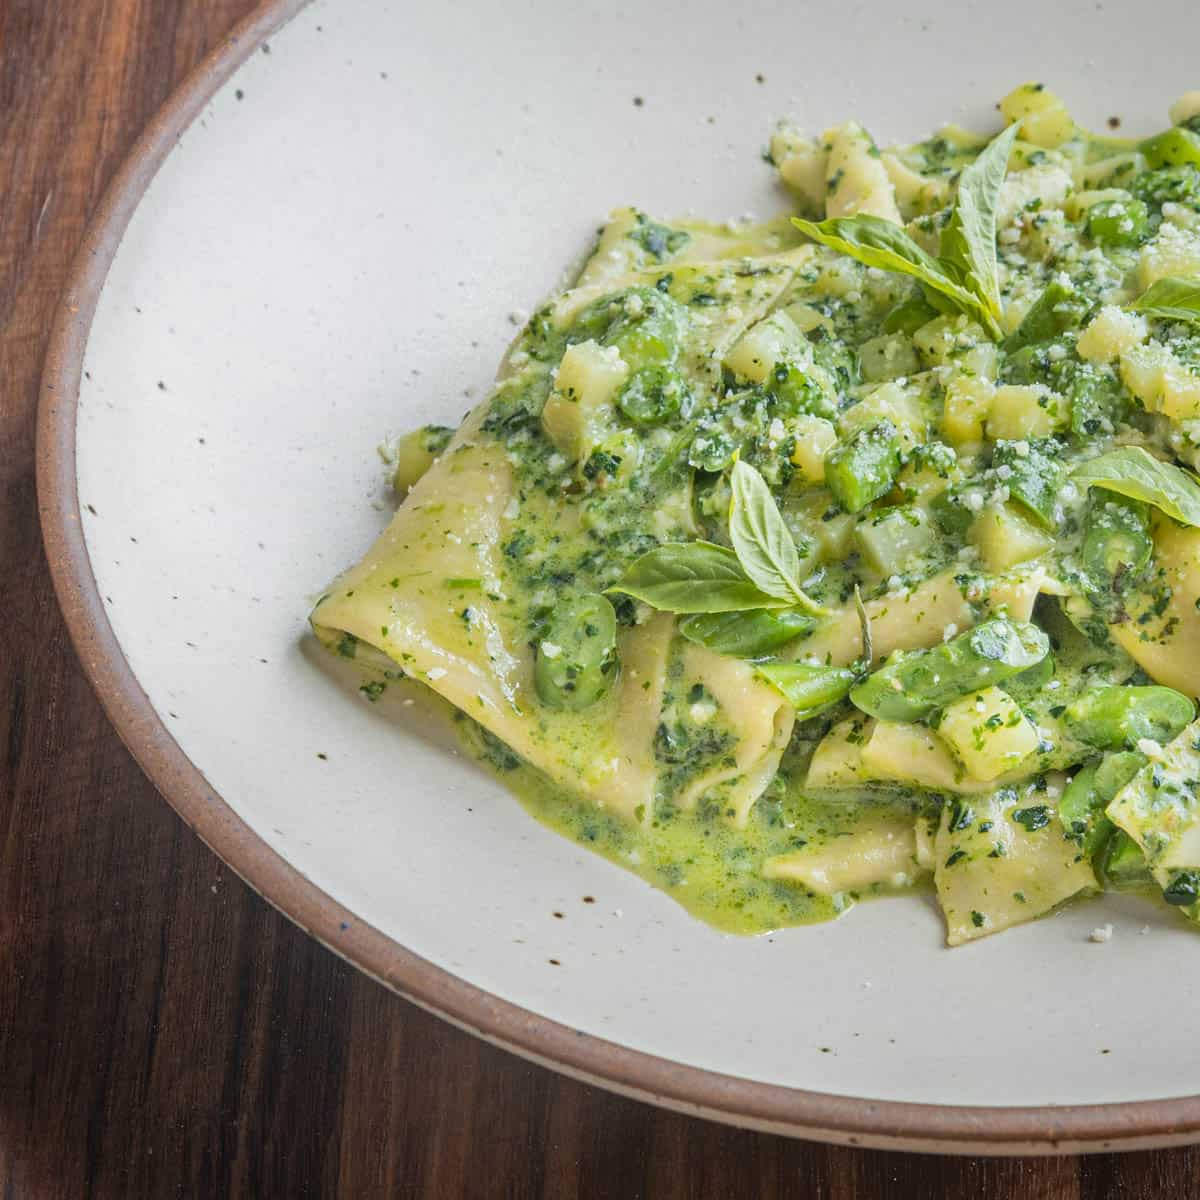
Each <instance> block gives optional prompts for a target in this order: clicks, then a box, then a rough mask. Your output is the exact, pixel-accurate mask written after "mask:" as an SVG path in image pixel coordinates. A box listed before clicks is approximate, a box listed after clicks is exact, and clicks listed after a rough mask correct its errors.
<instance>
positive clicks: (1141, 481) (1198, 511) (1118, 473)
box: [1071, 446, 1200, 526]
mask: <svg viewBox="0 0 1200 1200" xmlns="http://www.w3.org/2000/svg"><path fill="white" fill-rule="evenodd" d="M1071 478H1072V479H1073V480H1075V482H1076V483H1082V484H1083V485H1084V486H1085V487H1101V488H1107V489H1108V491H1110V492H1116V493H1118V495H1121V496H1128V497H1129V498H1130V499H1132V500H1144V501H1145V502H1146V503H1147V504H1153V505H1154V507H1155V508H1157V509H1161V510H1162V511H1163V512H1165V513H1166V514H1167V516H1168V517H1174V519H1175V520H1176V521H1178V522H1179V523H1180V524H1182V525H1195V526H1200V480H1197V479H1196V477H1195V476H1194V475H1193V474H1191V472H1189V471H1185V470H1183V469H1182V468H1181V467H1176V466H1174V465H1172V464H1171V463H1165V462H1159V460H1158V459H1157V458H1155V457H1154V456H1153V455H1152V454H1148V453H1147V452H1146V451H1145V450H1143V449H1142V448H1141V446H1121V447H1120V448H1119V449H1117V450H1110V451H1109V452H1108V453H1107V454H1102V455H1100V457H1099V458H1093V459H1092V460H1091V461H1090V462H1085V463H1084V464H1083V465H1082V466H1080V467H1076V469H1075V470H1074V471H1072V472H1071Z"/></svg>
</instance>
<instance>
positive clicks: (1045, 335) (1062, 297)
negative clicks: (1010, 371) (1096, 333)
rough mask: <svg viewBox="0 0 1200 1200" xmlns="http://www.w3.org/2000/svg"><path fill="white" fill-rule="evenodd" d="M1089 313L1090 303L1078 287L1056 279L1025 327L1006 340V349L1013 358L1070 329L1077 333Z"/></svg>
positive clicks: (1043, 293) (1017, 329) (1047, 288)
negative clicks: (1016, 352)
mask: <svg viewBox="0 0 1200 1200" xmlns="http://www.w3.org/2000/svg"><path fill="white" fill-rule="evenodd" d="M1087 311H1088V303H1087V301H1086V300H1084V299H1083V298H1082V297H1081V296H1080V295H1079V293H1078V292H1076V290H1075V287H1074V285H1073V284H1071V283H1068V282H1066V281H1065V280H1063V279H1059V278H1054V279H1052V280H1051V281H1050V282H1049V283H1048V284H1047V285H1046V288H1045V290H1044V291H1043V292H1042V294H1041V295H1040V296H1039V297H1038V298H1037V299H1036V300H1035V301H1034V302H1033V306H1032V307H1031V308H1030V310H1029V311H1028V312H1027V313H1026V314H1025V316H1024V319H1023V320H1022V321H1021V324H1020V325H1018V326H1017V328H1016V329H1015V330H1014V331H1013V332H1012V333H1010V334H1009V335H1008V337H1007V338H1006V339H1005V341H1004V349H1005V350H1006V351H1007V352H1008V353H1010V354H1011V353H1012V352H1013V351H1016V350H1021V349H1023V348H1024V347H1026V346H1031V345H1033V344H1035V343H1036V342H1047V341H1049V340H1050V339H1051V338H1055V337H1058V335H1059V334H1060V333H1064V332H1065V331H1066V330H1068V329H1077V328H1078V327H1079V326H1080V325H1082V324H1083V319H1084V317H1085V316H1086V315H1087Z"/></svg>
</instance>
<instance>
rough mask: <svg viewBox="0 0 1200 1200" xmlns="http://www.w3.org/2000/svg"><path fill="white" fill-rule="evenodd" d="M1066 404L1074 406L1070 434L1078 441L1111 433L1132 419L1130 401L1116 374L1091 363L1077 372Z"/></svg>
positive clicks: (1084, 365) (1079, 367)
mask: <svg viewBox="0 0 1200 1200" xmlns="http://www.w3.org/2000/svg"><path fill="white" fill-rule="evenodd" d="M1067 402H1068V403H1069V404H1070V406H1071V432H1072V433H1073V434H1074V435H1075V436H1076V437H1077V438H1083V439H1088V438H1092V437H1095V435H1096V434H1098V433H1111V432H1112V431H1113V430H1114V429H1115V428H1116V427H1117V425H1118V424H1119V423H1120V422H1121V421H1123V420H1125V418H1126V417H1127V416H1128V415H1129V401H1128V398H1127V395H1126V393H1125V390H1124V389H1123V388H1122V387H1121V383H1120V380H1119V379H1118V378H1117V376H1116V374H1115V373H1114V372H1113V371H1112V370H1111V369H1110V368H1107V367H1105V368H1102V367H1096V366H1094V365H1092V364H1091V363H1081V364H1080V365H1079V366H1076V367H1075V368H1074V370H1073V372H1072V375H1071V382H1070V383H1069V384H1068V385H1067Z"/></svg>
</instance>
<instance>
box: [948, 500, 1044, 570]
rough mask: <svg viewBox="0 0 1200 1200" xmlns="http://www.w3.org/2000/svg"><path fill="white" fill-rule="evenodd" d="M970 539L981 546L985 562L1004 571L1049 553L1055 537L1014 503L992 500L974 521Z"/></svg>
mask: <svg viewBox="0 0 1200 1200" xmlns="http://www.w3.org/2000/svg"><path fill="white" fill-rule="evenodd" d="M967 539H968V541H970V543H971V544H972V545H973V546H976V547H978V549H979V554H980V557H981V558H982V559H983V563H984V566H985V567H987V569H988V570H989V571H992V572H994V573H996V574H1000V573H1002V572H1004V571H1007V570H1008V569H1009V568H1011V567H1015V566H1016V565H1017V564H1018V563H1023V562H1028V561H1029V560H1030V559H1033V558H1038V557H1040V556H1041V555H1043V554H1045V553H1046V552H1047V551H1048V550H1049V549H1050V548H1051V547H1052V546H1053V545H1054V539H1053V538H1052V537H1051V536H1050V535H1049V534H1048V533H1046V532H1045V531H1044V530H1041V529H1039V528H1038V527H1037V526H1036V525H1034V524H1033V522H1032V521H1030V520H1029V519H1028V518H1026V517H1023V516H1022V515H1021V514H1020V513H1019V512H1017V510H1016V509H1015V508H1014V507H1013V506H1012V505H1011V504H988V505H985V506H984V508H983V509H981V510H980V513H979V515H978V516H977V517H976V518H975V520H974V521H972V522H971V527H970V530H969V531H968V533H967Z"/></svg>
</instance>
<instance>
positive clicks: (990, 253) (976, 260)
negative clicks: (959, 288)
mask: <svg viewBox="0 0 1200 1200" xmlns="http://www.w3.org/2000/svg"><path fill="white" fill-rule="evenodd" d="M1017 129H1018V126H1017V125H1010V126H1009V127H1008V128H1007V129H1006V130H1005V131H1004V132H1003V133H1001V134H999V135H998V136H997V137H995V138H993V139H992V140H991V142H989V143H988V145H987V147H986V148H985V149H984V150H983V152H982V153H981V154H980V155H979V157H978V158H977V159H975V161H974V162H973V163H971V165H970V166H969V167H964V168H963V173H962V174H961V175H960V176H959V179H958V199H957V200H956V201H955V205H954V211H953V212H952V213H951V214H950V221H949V224H947V226H946V228H945V229H943V230H942V241H941V255H940V260H939V261H940V262H941V265H942V267H943V268H944V269H946V270H947V271H948V272H949V273H950V274H952V275H954V276H955V277H956V278H957V279H958V281H959V282H960V283H962V284H963V285H964V286H965V287H967V288H969V289H970V290H971V291H972V292H974V293H975V295H976V296H978V297H979V300H980V302H981V304H982V305H983V308H984V311H985V312H987V313H988V315H989V316H991V317H992V318H993V320H995V321H999V320H1000V316H1001V307H1000V278H999V272H998V270H997V266H996V205H997V203H998V202H999V199H1000V188H1001V187H1002V186H1003V184H1004V177H1005V176H1006V175H1007V174H1008V156H1009V153H1010V152H1011V150H1012V145H1013V142H1014V141H1015V140H1016V137H1017Z"/></svg>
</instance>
